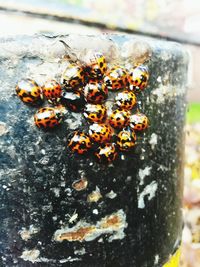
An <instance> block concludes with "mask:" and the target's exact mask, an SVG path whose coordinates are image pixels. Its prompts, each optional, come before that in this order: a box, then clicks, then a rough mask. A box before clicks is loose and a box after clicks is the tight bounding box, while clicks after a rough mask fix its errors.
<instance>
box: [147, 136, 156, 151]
mask: <svg viewBox="0 0 200 267" xmlns="http://www.w3.org/2000/svg"><path fill="white" fill-rule="evenodd" d="M149 144H150V145H151V149H152V150H154V148H155V146H156V145H157V144H158V135H157V134H156V133H152V134H151V137H150V139H149Z"/></svg>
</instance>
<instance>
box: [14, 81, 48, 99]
mask: <svg viewBox="0 0 200 267" xmlns="http://www.w3.org/2000/svg"><path fill="white" fill-rule="evenodd" d="M16 93H17V95H18V96H19V98H20V99H21V100H22V101H23V102H24V103H29V104H40V103H41V102H42V99H43V95H42V89H41V87H40V86H39V85H38V84H37V83H36V82H35V81H33V80H31V79H23V80H21V81H19V82H18V84H17V86H16Z"/></svg>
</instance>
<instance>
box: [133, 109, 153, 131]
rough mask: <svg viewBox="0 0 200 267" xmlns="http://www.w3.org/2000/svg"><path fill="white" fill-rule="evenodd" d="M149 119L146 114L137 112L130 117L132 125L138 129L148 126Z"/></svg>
mask: <svg viewBox="0 0 200 267" xmlns="http://www.w3.org/2000/svg"><path fill="white" fill-rule="evenodd" d="M148 126H149V120H148V118H147V116H146V115H144V114H142V113H136V114H133V115H131V117H130V127H131V128H132V129H134V130H137V131H142V130H145V129H146V128H148Z"/></svg>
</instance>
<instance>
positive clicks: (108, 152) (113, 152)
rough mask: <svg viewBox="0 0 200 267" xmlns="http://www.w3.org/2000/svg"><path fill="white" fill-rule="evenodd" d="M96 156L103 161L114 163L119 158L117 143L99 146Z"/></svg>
mask: <svg viewBox="0 0 200 267" xmlns="http://www.w3.org/2000/svg"><path fill="white" fill-rule="evenodd" d="M95 156H96V158H97V159H98V161H99V162H101V163H112V162H113V161H114V160H116V159H117V157H118V153H117V149H116V144H115V143H106V144H102V145H101V146H99V147H98V149H97V151H96V152H95Z"/></svg>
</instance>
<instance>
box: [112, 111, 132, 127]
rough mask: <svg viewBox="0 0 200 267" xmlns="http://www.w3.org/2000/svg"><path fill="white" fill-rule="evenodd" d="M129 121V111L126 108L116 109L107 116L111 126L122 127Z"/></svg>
mask: <svg viewBox="0 0 200 267" xmlns="http://www.w3.org/2000/svg"><path fill="white" fill-rule="evenodd" d="M129 122H130V112H129V111H128V110H120V109H116V110H114V111H113V113H112V114H111V115H110V117H109V123H110V125H111V126H112V127H113V128H116V129H122V128H124V127H125V126H128V125H129Z"/></svg>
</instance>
